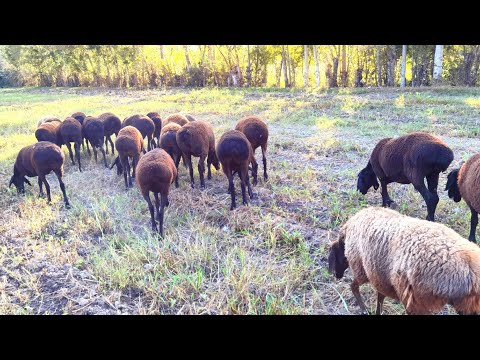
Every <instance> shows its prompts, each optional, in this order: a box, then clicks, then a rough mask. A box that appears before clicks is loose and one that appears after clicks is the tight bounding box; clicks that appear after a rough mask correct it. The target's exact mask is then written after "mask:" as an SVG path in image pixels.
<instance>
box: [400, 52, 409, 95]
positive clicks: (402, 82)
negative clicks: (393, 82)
mask: <svg viewBox="0 0 480 360" xmlns="http://www.w3.org/2000/svg"><path fill="white" fill-rule="evenodd" d="M406 70H407V45H403V46H402V71H401V74H400V87H405V72H406Z"/></svg>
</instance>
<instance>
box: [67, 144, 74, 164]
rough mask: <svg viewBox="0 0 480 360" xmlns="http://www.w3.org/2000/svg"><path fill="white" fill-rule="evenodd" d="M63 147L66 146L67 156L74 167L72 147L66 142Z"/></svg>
mask: <svg viewBox="0 0 480 360" xmlns="http://www.w3.org/2000/svg"><path fill="white" fill-rule="evenodd" d="M65 145H67V149H68V154H69V155H70V160H72V164H73V165H75V160H73V152H72V145H71V144H70V143H69V142H68V141H67V142H66V143H65Z"/></svg>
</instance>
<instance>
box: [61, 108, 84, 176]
mask: <svg viewBox="0 0 480 360" xmlns="http://www.w3.org/2000/svg"><path fill="white" fill-rule="evenodd" d="M59 131H60V136H61V138H62V143H63V144H65V145H66V146H67V148H68V153H69V154H70V159H71V160H72V164H73V165H75V161H74V160H73V152H72V146H71V145H70V143H71V142H73V143H75V144H74V147H75V156H76V158H77V161H78V170H80V172H81V171H82V165H81V163H80V144H81V143H82V125H81V124H80V122H79V121H78V120H76V119H75V118H72V117H67V118H66V119H65V120H64V121H63V122H62V123H61V125H60V130H59Z"/></svg>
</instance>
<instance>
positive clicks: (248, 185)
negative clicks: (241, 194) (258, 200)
mask: <svg viewBox="0 0 480 360" xmlns="http://www.w3.org/2000/svg"><path fill="white" fill-rule="evenodd" d="M247 189H248V195H249V196H250V199H253V196H254V193H253V191H252V187H251V186H250V176H249V175H248V168H247Z"/></svg>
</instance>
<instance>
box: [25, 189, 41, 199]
mask: <svg viewBox="0 0 480 360" xmlns="http://www.w3.org/2000/svg"><path fill="white" fill-rule="evenodd" d="M22 194H25V191H22ZM38 197H39V198H41V199H43V198H44V197H45V194H44V193H40V194H38Z"/></svg>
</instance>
